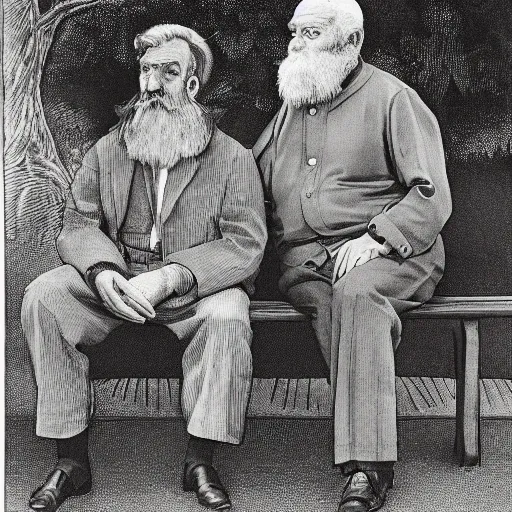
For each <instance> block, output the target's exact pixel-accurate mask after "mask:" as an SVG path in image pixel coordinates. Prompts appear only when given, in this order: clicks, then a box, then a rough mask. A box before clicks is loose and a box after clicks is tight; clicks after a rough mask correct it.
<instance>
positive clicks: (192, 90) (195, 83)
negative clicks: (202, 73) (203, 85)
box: [187, 75, 199, 99]
mask: <svg viewBox="0 0 512 512" xmlns="http://www.w3.org/2000/svg"><path fill="white" fill-rule="evenodd" d="M198 92H199V78H197V76H196V75H192V76H191V77H190V78H189V79H188V80H187V93H188V95H189V96H190V98H191V99H194V98H195V97H196V95H197V93H198Z"/></svg>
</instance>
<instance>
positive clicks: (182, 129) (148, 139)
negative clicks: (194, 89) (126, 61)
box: [121, 94, 213, 169]
mask: <svg viewBox="0 0 512 512" xmlns="http://www.w3.org/2000/svg"><path fill="white" fill-rule="evenodd" d="M126 114H127V117H126V118H125V119H124V120H123V121H122V122H121V137H122V138H123V139H124V142H125V144H126V149H127V151H128V155H129V156H130V158H132V159H133V160H137V161H139V162H142V163H143V164H148V165H150V166H151V167H152V168H153V169H161V168H164V167H166V168H172V167H173V166H174V165H176V163H177V162H178V161H179V160H181V159H182V158H188V157H192V156H197V155H199V154H201V153H202V152H203V151H204V150H205V149H206V147H207V146H208V143H209V142H210V138H211V136H212V132H213V122H212V121H211V119H210V118H209V116H208V115H207V114H206V112H205V110H204V108H203V107H201V105H199V103H196V102H195V101H192V100H190V99H189V98H188V96H185V94H182V97H181V98H177V100H174V99H173V100H172V101H171V100H170V99H169V98H163V99H161V100H160V99H155V100H149V101H145V102H137V103H136V104H135V105H134V106H133V107H132V109H131V111H129V112H127V113H126Z"/></svg>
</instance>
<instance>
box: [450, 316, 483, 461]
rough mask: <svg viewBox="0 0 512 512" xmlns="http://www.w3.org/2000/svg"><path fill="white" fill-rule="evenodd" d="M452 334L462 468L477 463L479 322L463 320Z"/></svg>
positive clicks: (478, 437)
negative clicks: (453, 339) (453, 337)
mask: <svg viewBox="0 0 512 512" xmlns="http://www.w3.org/2000/svg"><path fill="white" fill-rule="evenodd" d="M454 334H455V364H456V376H457V391H456V396H457V398H456V400H457V401H456V434H455V436H456V437H455V450H456V452H457V458H458V460H459V464H460V465H461V466H476V465H477V464H479V463H480V379H479V378H480V371H479V368H480V338H479V332H478V320H472V319H468V320H466V319H463V320H461V322H460V325H459V326H458V328H456V329H455V331H454Z"/></svg>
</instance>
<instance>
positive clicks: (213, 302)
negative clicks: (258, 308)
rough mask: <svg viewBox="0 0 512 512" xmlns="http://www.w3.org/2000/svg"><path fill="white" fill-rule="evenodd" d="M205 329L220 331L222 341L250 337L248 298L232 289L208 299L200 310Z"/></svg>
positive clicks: (243, 293)
mask: <svg viewBox="0 0 512 512" xmlns="http://www.w3.org/2000/svg"><path fill="white" fill-rule="evenodd" d="M202 309H203V310H202V315H203V317H204V322H205V324H206V326H207V327H209V328H212V329H220V330H222V332H223V336H221V338H222V339H226V340H227V339H230V343H232V340H231V339H235V340H240V339H242V340H243V339H246V338H248V337H249V338H250V336H251V335H252V331H251V325H250V319H249V298H248V297H247V294H246V293H245V292H244V291H243V290H241V289H239V288H232V289H229V290H224V291H222V292H219V293H217V294H215V295H213V296H212V297H210V298H209V300H208V301H207V303H206V304H205V305H204V306H203V308H202Z"/></svg>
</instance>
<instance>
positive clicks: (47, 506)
mask: <svg viewBox="0 0 512 512" xmlns="http://www.w3.org/2000/svg"><path fill="white" fill-rule="evenodd" d="M90 491H91V476H90V474H89V472H88V471H86V470H84V469H83V468H82V467H81V466H79V465H78V464H76V462H74V461H72V460H71V459H61V460H59V462H58V463H57V465H56V466H55V469H54V470H53V471H52V473H51V474H50V475H49V476H48V478H47V479H46V481H45V483H44V484H43V485H42V486H41V487H39V488H38V489H36V490H35V491H34V493H33V494H32V496H31V497H30V501H29V506H30V508H31V509H32V510H36V511H38V512H55V511H56V510H57V509H58V508H59V507H60V506H61V505H62V504H63V503H64V501H66V500H67V499H68V498H70V497H71V496H83V495H84V494H87V493H88V492H90Z"/></svg>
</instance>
